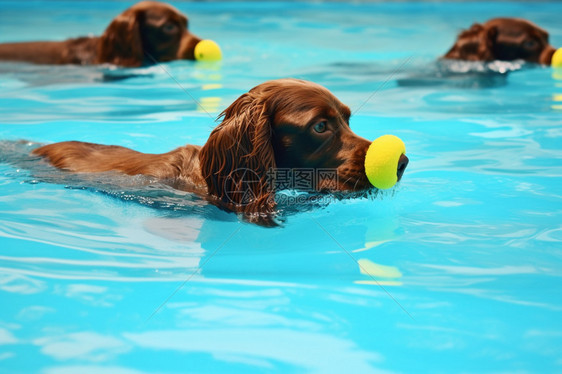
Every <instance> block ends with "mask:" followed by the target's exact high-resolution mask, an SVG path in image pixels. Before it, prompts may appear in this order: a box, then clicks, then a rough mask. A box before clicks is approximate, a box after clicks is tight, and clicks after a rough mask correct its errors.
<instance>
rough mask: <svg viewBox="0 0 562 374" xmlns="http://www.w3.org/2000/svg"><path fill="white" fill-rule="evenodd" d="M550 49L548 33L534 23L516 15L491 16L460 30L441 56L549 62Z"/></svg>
mask: <svg viewBox="0 0 562 374" xmlns="http://www.w3.org/2000/svg"><path fill="white" fill-rule="evenodd" d="M554 52H555V49H554V47H552V46H551V45H550V44H549V41H548V33H547V32H546V31H545V30H543V29H542V28H540V27H538V26H537V25H535V24H534V23H532V22H529V21H527V20H524V19H519V18H494V19H492V20H490V21H488V22H486V23H484V24H479V23H475V24H473V25H472V26H471V27H470V29H468V30H465V31H463V32H461V33H460V34H459V36H458V38H457V40H456V42H455V45H453V47H452V48H451V49H450V50H449V52H447V54H446V55H445V56H444V57H445V58H451V59H460V60H468V61H492V60H504V61H512V60H517V59H522V60H525V61H528V62H534V63H539V64H544V65H550V61H551V59H552V55H553V54H554Z"/></svg>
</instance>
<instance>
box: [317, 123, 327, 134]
mask: <svg viewBox="0 0 562 374" xmlns="http://www.w3.org/2000/svg"><path fill="white" fill-rule="evenodd" d="M327 127H328V126H327V123H326V121H322V122H318V123H317V124H316V125H314V131H316V132H317V133H319V134H322V133H323V132H324V131H326V128H327Z"/></svg>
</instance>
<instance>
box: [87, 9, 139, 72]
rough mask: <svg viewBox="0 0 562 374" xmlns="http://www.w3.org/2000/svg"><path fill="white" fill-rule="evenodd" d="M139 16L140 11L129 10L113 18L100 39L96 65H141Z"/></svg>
mask: <svg viewBox="0 0 562 374" xmlns="http://www.w3.org/2000/svg"><path fill="white" fill-rule="evenodd" d="M141 15H142V10H139V9H134V8H129V9H127V10H125V11H124V12H123V13H121V14H120V15H118V16H117V17H115V19H114V20H113V21H112V22H111V23H110V24H109V26H108V27H107V29H105V32H104V33H103V35H102V36H101V37H100V42H99V45H98V63H110V64H115V65H120V66H127V67H138V66H141V65H142V62H143V60H144V54H143V48H142V40H141V35H140V24H139V23H140V17H141Z"/></svg>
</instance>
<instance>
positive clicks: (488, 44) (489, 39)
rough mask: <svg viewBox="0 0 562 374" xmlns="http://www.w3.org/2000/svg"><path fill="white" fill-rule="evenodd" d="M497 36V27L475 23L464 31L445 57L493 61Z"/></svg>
mask: <svg viewBox="0 0 562 374" xmlns="http://www.w3.org/2000/svg"><path fill="white" fill-rule="evenodd" d="M496 36H497V28H496V27H495V26H493V27H484V26H482V25H481V24H479V23H475V24H473V25H472V26H471V27H470V28H469V29H468V30H464V31H462V32H461V33H460V34H459V36H458V37H457V41H456V42H455V45H453V47H452V48H451V49H450V50H449V52H447V54H446V55H445V58H453V59H459V60H468V61H479V60H484V61H491V60H493V59H494V55H493V46H494V41H495V39H496Z"/></svg>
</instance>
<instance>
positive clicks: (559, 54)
mask: <svg viewBox="0 0 562 374" xmlns="http://www.w3.org/2000/svg"><path fill="white" fill-rule="evenodd" d="M550 64H551V65H552V67H553V68H562V48H558V49H557V50H556V52H554V54H553V55H552V60H551V63H550Z"/></svg>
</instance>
